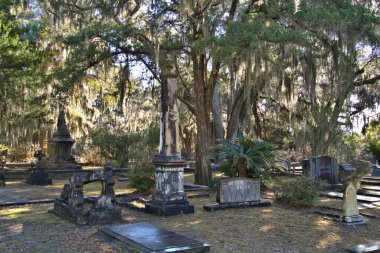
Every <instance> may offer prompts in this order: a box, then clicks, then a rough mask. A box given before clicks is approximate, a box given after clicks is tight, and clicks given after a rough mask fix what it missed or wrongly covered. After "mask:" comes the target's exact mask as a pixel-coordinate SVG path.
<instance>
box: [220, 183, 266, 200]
mask: <svg viewBox="0 0 380 253" xmlns="http://www.w3.org/2000/svg"><path fill="white" fill-rule="evenodd" d="M259 200H260V182H259V181H257V180H254V179H251V178H228V179H221V180H220V181H219V182H218V191H217V195H216V201H217V202H218V203H220V204H225V203H238V202H251V201H259Z"/></svg>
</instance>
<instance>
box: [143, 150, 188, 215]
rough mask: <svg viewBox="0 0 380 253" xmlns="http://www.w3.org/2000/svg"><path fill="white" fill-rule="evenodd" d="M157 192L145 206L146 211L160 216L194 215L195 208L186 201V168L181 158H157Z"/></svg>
mask: <svg viewBox="0 0 380 253" xmlns="http://www.w3.org/2000/svg"><path fill="white" fill-rule="evenodd" d="M153 163H154V164H155V165H156V166H157V168H156V174H155V175H156V188H155V189H156V190H155V192H154V193H153V195H152V201H150V202H149V203H147V204H146V205H145V211H146V212H148V213H152V214H157V215H160V216H170V215H176V214H181V213H183V214H187V213H194V206H192V205H190V204H189V202H188V201H187V199H186V194H185V190H184V179H183V174H184V166H185V164H186V161H185V160H184V159H182V158H181V157H173V156H156V157H155V158H154V159H153Z"/></svg>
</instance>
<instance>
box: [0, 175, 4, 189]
mask: <svg viewBox="0 0 380 253" xmlns="http://www.w3.org/2000/svg"><path fill="white" fill-rule="evenodd" d="M0 187H5V176H4V175H0Z"/></svg>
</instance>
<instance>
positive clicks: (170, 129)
mask: <svg viewBox="0 0 380 253" xmlns="http://www.w3.org/2000/svg"><path fill="white" fill-rule="evenodd" d="M165 67H166V70H165V77H166V79H167V81H166V82H163V84H162V85H163V88H162V94H161V110H162V115H161V131H160V150H159V154H158V155H156V156H155V157H154V159H153V161H152V162H153V163H154V165H155V166H156V172H155V181H156V187H155V191H154V193H153V195H152V200H151V201H150V202H149V203H147V204H146V205H145V211H146V212H148V213H151V214H156V215H160V216H170V215H176V214H181V213H183V214H187V213H194V206H192V205H190V204H189V202H188V201H187V198H186V193H185V191H184V185H183V184H184V177H183V174H184V167H185V166H186V159H184V158H183V157H182V156H181V148H180V142H179V141H180V135H179V115H178V108H177V103H176V101H177V99H176V94H177V80H176V76H175V71H174V62H173V60H172V59H171V58H168V59H167V60H166V61H165Z"/></svg>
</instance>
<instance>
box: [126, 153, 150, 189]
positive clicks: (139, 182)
mask: <svg viewBox="0 0 380 253" xmlns="http://www.w3.org/2000/svg"><path fill="white" fill-rule="evenodd" d="M154 173H155V166H154V165H153V163H152V162H151V161H150V160H149V159H148V157H146V158H145V159H142V160H139V161H136V162H135V164H134V168H133V171H132V172H131V174H130V175H129V180H128V181H129V185H130V186H131V187H133V188H136V189H138V190H140V191H143V192H150V191H152V190H153V189H154V186H155V180H154Z"/></svg>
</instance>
